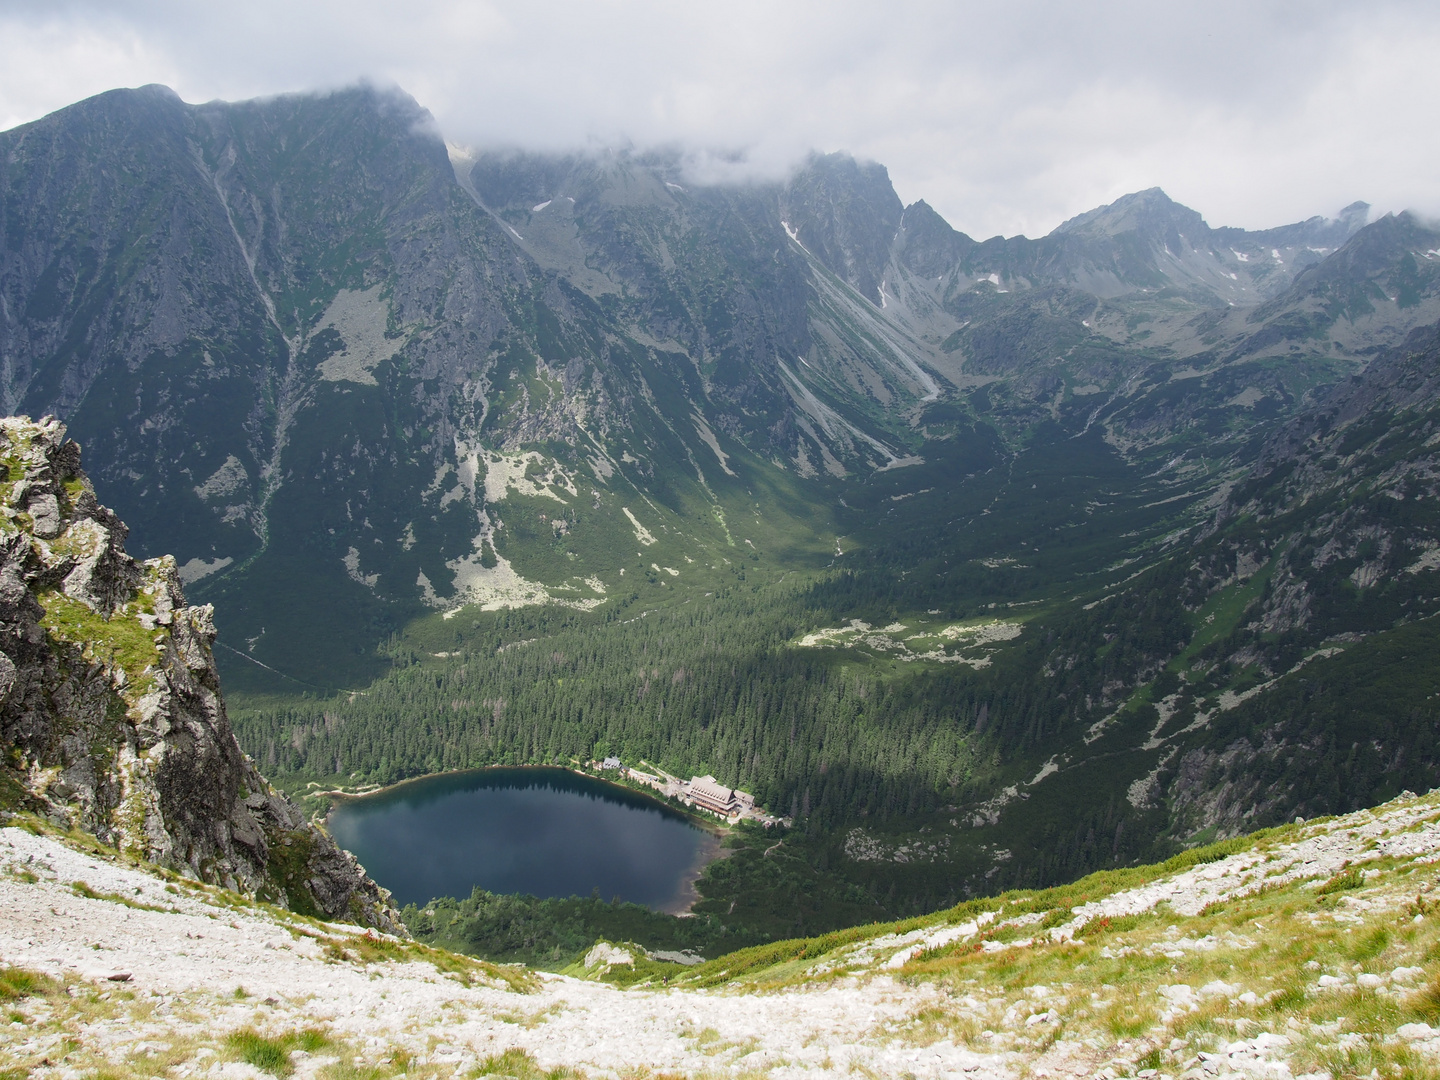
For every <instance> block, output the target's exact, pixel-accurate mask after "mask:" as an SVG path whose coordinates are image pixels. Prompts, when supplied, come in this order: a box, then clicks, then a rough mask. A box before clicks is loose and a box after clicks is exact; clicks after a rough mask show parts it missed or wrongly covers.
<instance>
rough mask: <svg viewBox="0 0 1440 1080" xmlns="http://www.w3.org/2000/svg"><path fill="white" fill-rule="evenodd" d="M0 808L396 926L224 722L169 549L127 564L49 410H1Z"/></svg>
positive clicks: (203, 874)
mask: <svg viewBox="0 0 1440 1080" xmlns="http://www.w3.org/2000/svg"><path fill="white" fill-rule="evenodd" d="M0 469H3V476H0V751H3V755H4V757H3V762H0V810H9V811H14V810H26V811H32V812H35V813H37V814H39V815H41V816H42V817H43V818H45V819H48V820H49V821H51V822H54V823H56V824H60V825H63V826H66V827H68V828H71V829H75V830H79V831H82V832H85V833H89V834H92V835H94V836H95V837H97V838H98V839H100V840H101V841H102V842H103V843H105V844H107V845H111V846H113V847H115V848H117V849H119V851H121V852H123V853H125V854H126V855H129V856H133V857H135V858H138V859H142V860H145V861H146V862H150V863H154V864H156V865H158V866H161V867H166V868H169V869H171V870H175V871H179V872H180V873H182V874H184V875H185V876H187V877H194V878H199V879H201V880H204V881H208V882H212V883H215V884H218V885H223V886H225V887H226V888H228V889H232V890H235V891H237V892H240V893H244V894H246V895H249V896H254V897H256V898H259V899H262V900H268V901H271V902H273V903H277V904H280V905H281V906H284V907H289V908H291V909H294V910H296V911H300V912H304V913H307V914H313V915H320V916H324V917H326V918H338V919H342V920H346V921H354V922H359V923H363V924H366V925H369V926H375V927H380V928H384V929H386V930H391V931H399V930H400V925H399V922H398V920H397V918H396V916H395V913H394V911H393V909H392V908H391V907H390V904H389V897H388V894H386V893H385V892H384V891H383V890H381V889H380V888H379V887H378V886H376V885H375V883H374V882H372V881H371V880H370V879H369V878H368V877H367V876H366V875H365V872H364V870H363V869H362V868H361V867H360V866H359V865H358V863H356V861H355V859H354V857H353V856H351V855H350V854H349V853H348V852H345V851H342V850H341V849H340V848H339V847H337V846H336V845H335V843H334V841H332V840H331V839H330V838H329V837H328V836H326V835H325V834H324V833H323V832H321V831H320V830H319V829H318V828H316V827H315V826H314V825H313V824H311V823H310V822H309V821H307V820H306V818H305V816H304V815H303V814H302V813H301V811H300V810H299V808H298V807H296V806H295V804H294V803H292V802H290V800H289V799H287V798H286V797H284V796H283V795H281V794H279V793H277V792H276V791H275V790H274V789H273V788H271V786H270V785H269V783H268V782H267V781H266V780H265V778H264V777H262V776H261V775H260V773H259V771H258V770H257V769H256V768H255V765H254V763H253V762H251V760H250V759H249V758H248V757H246V756H245V754H244V753H242V752H241V750H240V747H239V745H238V744H237V743H236V742H235V738H234V735H233V734H232V733H231V730H230V724H229V721H228V719H227V717H226V713H225V703H224V701H223V699H222V698H221V694H220V683H219V677H218V675H217V674H216V671H215V664H214V658H213V657H212V655H211V652H210V644H211V642H212V641H213V640H214V637H215V626H214V623H213V619H212V616H213V609H212V608H211V607H210V606H209V605H205V606H203V607H191V606H187V605H186V603H185V597H184V593H183V592H182V590H181V586H180V579H179V577H178V575H177V572H176V567H175V560H174V559H173V558H171V557H169V556H165V557H162V558H158V559H149V560H147V561H145V562H137V561H136V560H134V559H132V558H131V557H130V556H129V555H127V554H126V553H125V546H124V543H125V536H126V528H125V525H124V523H123V522H121V521H120V520H119V519H118V518H117V517H116V516H115V515H114V514H113V513H111V512H110V511H109V510H107V509H106V508H105V507H103V506H101V505H100V504H99V502H98V501H97V500H96V498H95V492H94V489H93V488H92V487H91V486H90V482H89V480H88V479H87V478H86V476H85V474H84V473H83V472H81V471H80V448H79V447H78V446H77V445H76V444H75V443H74V442H71V441H68V440H67V439H66V438H65V427H64V425H62V424H60V423H59V422H58V421H56V420H54V419H53V418H46V419H44V420H40V421H38V422H35V421H31V420H29V419H27V418H24V417H7V418H5V419H3V420H0Z"/></svg>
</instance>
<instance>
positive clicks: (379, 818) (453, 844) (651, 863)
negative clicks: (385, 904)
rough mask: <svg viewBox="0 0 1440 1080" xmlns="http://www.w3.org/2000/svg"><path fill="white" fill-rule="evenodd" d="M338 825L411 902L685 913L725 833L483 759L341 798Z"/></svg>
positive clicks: (599, 787)
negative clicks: (605, 905) (501, 898)
mask: <svg viewBox="0 0 1440 1080" xmlns="http://www.w3.org/2000/svg"><path fill="white" fill-rule="evenodd" d="M329 828H330V832H331V835H333V836H334V837H335V839H336V840H337V841H338V842H339V844H340V846H341V847H345V848H348V849H349V850H351V851H353V852H354V853H355V855H356V856H357V857H358V858H359V859H360V861H361V863H363V864H364V866H365V869H366V870H368V871H369V872H370V876H371V877H373V878H374V879H375V880H376V881H378V882H379V883H380V884H381V885H383V886H385V888H387V889H389V890H390V891H391V892H392V893H394V895H395V899H396V901H397V902H398V903H400V904H409V903H415V904H424V903H425V902H426V901H429V900H432V899H434V898H435V897H438V896H455V897H462V898H463V897H467V896H469V895H470V893H471V891H472V890H473V889H474V888H475V886H477V885H478V886H479V887H480V888H482V889H486V890H488V891H490V892H495V893H528V894H530V895H532V896H588V895H589V894H590V893H591V891H592V890H594V889H599V890H600V895H601V896H602V897H604V898H605V899H606V900H609V899H611V898H612V897H615V896H619V897H621V898H622V899H624V900H629V901H632V902H633V903H637V904H645V905H646V906H648V907H651V908H655V909H656V910H659V911H674V912H678V911H683V910H684V909H685V908H687V907H688V906H689V905H690V903H691V902H693V901H694V899H695V893H694V887H693V886H694V880H695V878H696V877H697V876H698V874H699V871H700V870H701V869H702V868H703V867H704V864H705V863H706V862H708V861H709V860H710V859H712V858H714V856H715V854H716V853H717V851H718V849H719V842H718V840H717V838H716V837H715V836H714V835H713V834H711V833H708V832H706V831H705V830H703V829H699V828H696V827H695V826H694V825H692V824H690V822H689V821H687V820H686V819H685V818H684V817H682V816H681V815H680V814H677V813H675V812H674V811H673V810H670V809H669V808H668V807H666V806H664V805H663V804H661V803H659V802H656V801H655V800H653V799H647V798H645V797H644V796H643V795H639V794H637V793H635V792H632V791H629V790H627V789H625V788H621V787H617V786H615V785H613V784H606V783H604V782H602V781H599V780H593V779H591V778H589V777H586V776H579V775H577V774H575V773H572V772H570V771H568V770H566V769H550V768H528V769H477V770H474V771H472V772H464V773H451V774H448V775H445V776H432V777H427V778H425V779H423V780H415V781H411V782H410V783H406V784H401V785H400V786H398V787H394V788H391V789H389V790H387V791H383V792H380V793H378V794H375V795H370V796H367V797H365V798H363V799H351V800H346V801H345V802H342V803H340V804H339V805H337V806H336V808H335V810H334V811H333V812H332V813H331V815H330V821H329Z"/></svg>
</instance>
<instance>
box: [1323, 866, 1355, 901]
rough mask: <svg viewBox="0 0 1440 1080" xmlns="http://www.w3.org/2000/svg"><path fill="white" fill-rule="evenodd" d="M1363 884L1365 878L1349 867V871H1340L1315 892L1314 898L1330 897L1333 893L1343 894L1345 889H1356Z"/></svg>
mask: <svg viewBox="0 0 1440 1080" xmlns="http://www.w3.org/2000/svg"><path fill="white" fill-rule="evenodd" d="M1364 884H1365V878H1364V877H1362V876H1361V874H1360V871H1359V870H1356V869H1355V868H1354V867H1351V868H1350V869H1349V870H1344V871H1341V872H1340V873H1338V874H1336V875H1335V876H1334V877H1332V878H1331V879H1330V880H1329V881H1327V882H1325V884H1324V885H1321V886H1320V887H1319V888H1318V889H1316V890H1315V895H1316V896H1330V895H1331V894H1333V893H1338V892H1344V891H1345V890H1346V889H1358V888H1360V886H1362V885H1364Z"/></svg>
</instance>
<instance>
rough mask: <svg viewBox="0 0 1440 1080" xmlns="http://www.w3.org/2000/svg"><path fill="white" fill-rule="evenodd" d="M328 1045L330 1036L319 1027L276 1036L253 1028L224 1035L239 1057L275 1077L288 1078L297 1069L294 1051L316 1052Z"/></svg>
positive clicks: (237, 1057)
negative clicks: (266, 1034)
mask: <svg viewBox="0 0 1440 1080" xmlns="http://www.w3.org/2000/svg"><path fill="white" fill-rule="evenodd" d="M329 1045H330V1038H329V1036H327V1035H326V1034H325V1033H324V1032H323V1031H320V1030H319V1029H318V1028H306V1029H305V1030H303V1031H295V1032H288V1033H286V1034H284V1035H279V1036H275V1037H267V1036H265V1035H261V1034H260V1033H259V1032H258V1031H256V1030H255V1029H254V1028H242V1029H241V1030H239V1031H232V1032H231V1033H230V1034H229V1035H227V1036H225V1046H226V1048H227V1049H228V1050H229V1051H230V1053H231V1055H232V1056H233V1057H234V1058H235V1059H236V1060H239V1061H243V1062H245V1063H246V1064H248V1065H254V1066H255V1068H257V1069H259V1070H261V1071H262V1072H268V1073H269V1074H270V1075H271V1076H276V1077H286V1076H289V1075H290V1074H291V1073H292V1072H294V1071H295V1066H294V1064H293V1063H292V1062H291V1060H290V1052H291V1051H292V1050H304V1051H305V1052H306V1053H311V1054H313V1053H314V1052H315V1051H317V1050H323V1049H324V1048H325V1047H327V1046H329Z"/></svg>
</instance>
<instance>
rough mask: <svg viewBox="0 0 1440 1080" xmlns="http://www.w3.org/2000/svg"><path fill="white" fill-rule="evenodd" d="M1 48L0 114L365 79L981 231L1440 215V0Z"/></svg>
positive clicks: (479, 136) (240, 32) (346, 15)
mask: <svg viewBox="0 0 1440 1080" xmlns="http://www.w3.org/2000/svg"><path fill="white" fill-rule="evenodd" d="M0 43H3V49H4V58H5V60H4V64H3V65H0V128H8V127H11V126H13V125H15V124H18V123H23V122H25V121H28V120H33V119H36V118H38V117H40V116H42V115H44V114H45V113H47V112H50V111H52V110H54V109H57V108H60V107H62V106H64V105H67V104H70V103H71V102H74V101H77V100H79V99H81V98H84V97H87V96H89V95H91V94H95V93H98V92H100V91H103V90H107V89H111V88H113V87H117V86H137V85H142V84H144V83H149V82H159V83H165V84H167V85H169V86H171V87H173V88H174V89H175V90H177V91H178V92H179V93H180V95H181V96H182V97H183V98H184V99H185V100H187V101H192V102H197V101H206V100H210V99H213V98H225V99H232V100H233V99H239V98H247V97H256V96H261V95H268V94H275V93H282V92H291V91H303V90H314V89H324V88H328V87H334V86H340V85H344V84H347V83H351V82H354V81H356V80H359V79H362V78H364V79H370V80H372V81H374V82H378V83H382V84H388V83H395V84H398V85H399V86H401V87H403V88H404V89H405V90H407V91H409V92H410V93H411V94H413V95H414V96H415V97H416V98H417V99H418V100H419V101H420V103H421V104H422V105H424V106H426V107H427V108H428V109H430V111H431V112H432V113H433V114H434V115H435V118H436V119H437V121H438V122H439V124H440V127H441V130H442V131H443V132H444V134H445V136H446V138H447V139H449V140H450V141H451V142H456V143H460V144H464V145H472V146H477V145H520V146H526V147H533V148H574V147H585V146H597V145H616V144H623V143H629V144H633V145H636V146H647V145H653V144H657V143H680V144H683V145H684V146H686V147H689V148H691V149H693V150H695V151H697V153H706V152H709V153H719V154H721V155H726V154H731V155H733V154H737V153H738V154H741V155H743V158H744V161H745V166H744V168H745V169H746V170H748V171H750V172H753V173H758V174H763V175H776V174H779V173H782V172H783V171H784V170H785V169H786V168H788V167H789V166H790V165H792V164H793V163H794V162H795V161H796V160H798V159H799V158H800V157H801V156H802V155H803V154H804V153H805V152H806V151H808V150H810V149H820V150H840V149H843V150H848V151H850V152H852V153H854V154H855V155H857V156H860V157H869V158H873V159H874V160H876V161H880V162H882V163H884V164H885V165H886V166H888V167H889V169H890V175H891V177H892V179H893V180H894V182H895V187H896V190H897V191H898V192H899V193H900V197H901V198H902V199H904V200H905V201H906V202H911V201H913V200H915V199H920V198H924V199H925V200H927V201H928V202H929V203H930V204H931V205H933V206H934V207H935V208H936V209H937V210H939V211H940V212H941V213H942V214H943V215H944V216H945V217H946V218H947V219H948V220H949V221H950V222H951V223H952V224H954V225H955V226H956V227H957V228H960V229H962V230H964V231H966V232H969V233H971V234H972V235H975V236H977V237H981V238H983V237H987V236H991V235H994V234H995V233H1004V234H1006V235H1009V234H1013V233H1017V232H1024V233H1027V234H1028V235H1031V236H1037V235H1041V234H1043V233H1045V232H1048V231H1049V230H1050V229H1051V228H1053V227H1054V226H1055V225H1056V224H1058V223H1059V222H1060V221H1062V220H1063V219H1065V218H1067V217H1069V216H1071V215H1073V214H1076V213H1079V212H1081V211H1083V210H1086V209H1089V208H1091V207H1093V206H1096V205H1099V204H1101V203H1104V202H1107V201H1109V200H1111V199H1113V198H1115V197H1116V196H1118V195H1121V194H1124V193H1125V192H1127V191H1134V190H1138V189H1140V188H1145V187H1151V186H1155V185H1159V186H1161V187H1163V188H1165V190H1166V191H1167V192H1169V193H1170V195H1171V196H1172V197H1173V198H1176V199H1178V200H1179V201H1181V202H1184V203H1186V204H1187V205H1189V206H1192V207H1194V208H1195V209H1197V210H1199V211H1200V212H1201V213H1203V214H1204V215H1205V217H1206V218H1207V220H1209V222H1210V224H1212V225H1241V226H1245V227H1249V228H1260V227H1265V226H1269V225H1276V224H1281V223H1283V222H1286V221H1292V220H1297V219H1300V218H1304V217H1308V216H1310V215H1311V214H1317V213H1321V214H1329V213H1333V212H1334V211H1335V210H1338V209H1339V208H1340V207H1341V206H1343V205H1345V204H1346V203H1349V202H1351V201H1353V200H1355V199H1365V200H1367V201H1369V202H1371V203H1374V204H1375V206H1376V209H1377V212H1383V211H1385V210H1392V209H1393V210H1399V209H1405V208H1412V209H1416V210H1419V211H1421V212H1423V213H1425V214H1427V215H1431V216H1440V138H1437V137H1436V133H1437V131H1440V4H1437V3H1435V0H1371V2H1369V3H1367V4H1364V5H1361V4H1358V3H1353V2H1347V3H1338V2H1336V3H1330V2H1313V3H1304V2H1264V0H1245V2H1241V0H1207V2H1206V3H1203V4H1200V3H1173V2H1165V0H1144V2H1139V0H1135V2H1131V0H1118V2H1112V3H1107V4H1083V3H1077V2H1076V0H1030V2H1026V0H987V2H979V3H972V2H970V0H950V2H928V0H916V2H908V3H897V2H894V0H892V2H891V3H888V4H886V3H876V2H873V0H871V2H864V3H859V2H854V0H824V2H812V0H793V2H787V0H765V2H752V0H724V2H721V3H715V2H699V0H690V2H686V0H548V2H544V3H541V2H535V0H531V2H528V3H520V2H513V0H491V2H473V0H472V2H464V3H462V2H456V0H403V2H401V0H388V2H381V0H309V2H307V0H243V2H239V3H236V2H226V3H223V4H221V3H214V4H206V3H198V2H196V0H151V2H141V0H104V2H93V0H46V2H44V3H39V2H17V0H0Z"/></svg>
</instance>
